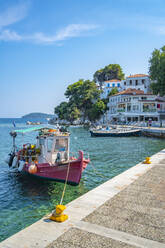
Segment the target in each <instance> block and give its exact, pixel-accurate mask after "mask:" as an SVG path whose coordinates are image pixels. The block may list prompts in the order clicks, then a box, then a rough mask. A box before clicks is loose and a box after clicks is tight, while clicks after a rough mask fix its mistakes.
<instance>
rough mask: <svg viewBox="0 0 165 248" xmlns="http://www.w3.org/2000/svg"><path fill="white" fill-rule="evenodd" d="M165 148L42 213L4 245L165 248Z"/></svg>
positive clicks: (3, 247)
mask: <svg viewBox="0 0 165 248" xmlns="http://www.w3.org/2000/svg"><path fill="white" fill-rule="evenodd" d="M164 192H165V149H164V150H162V151H160V152H159V153H157V154H155V155H153V156H152V157H151V164H149V165H147V164H143V163H139V164H137V165H136V166H134V167H132V168H130V169H128V170H127V171H125V172H123V173H122V174H120V175H118V176H116V177H114V178H113V179H111V180H109V181H107V182H105V183H104V184H102V185H100V186H98V187H97V188H95V189H93V190H91V191H89V192H88V193H86V194H84V195H83V196H81V197H79V198H78V199H76V200H74V201H72V202H70V203H69V204H67V209H66V210H65V213H66V214H68V215H69V219H68V220H67V221H65V222H63V223H55V222H52V221H50V220H49V219H48V217H44V218H42V219H41V220H40V221H38V222H36V223H34V224H33V225H31V226H29V227H27V228H25V229H24V230H22V231H20V232H19V233H17V234H15V235H13V236H11V237H10V238H8V239H6V240H5V241H3V242H1V243H0V248H66V247H67V248H68V247H69V248H77V247H80V248H86V247H89V248H90V247H91V248H93V247H95V248H102V247H104V248H110V247H113V248H120V247H121V248H135V247H141V248H163V247H164V248H165V193H164Z"/></svg>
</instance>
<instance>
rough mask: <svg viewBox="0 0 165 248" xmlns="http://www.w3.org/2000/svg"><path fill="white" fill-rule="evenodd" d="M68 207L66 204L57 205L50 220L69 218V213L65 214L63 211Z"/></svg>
mask: <svg viewBox="0 0 165 248" xmlns="http://www.w3.org/2000/svg"><path fill="white" fill-rule="evenodd" d="M65 209H66V207H65V206H64V205H57V206H56V210H55V211H54V212H53V213H52V215H51V216H50V220H53V221H56V222H64V221H65V220H67V219H68V215H66V214H63V211H64V210H65Z"/></svg>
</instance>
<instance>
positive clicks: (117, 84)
mask: <svg viewBox="0 0 165 248" xmlns="http://www.w3.org/2000/svg"><path fill="white" fill-rule="evenodd" d="M121 85H122V83H121V80H119V79H112V80H108V81H105V82H103V86H102V94H101V98H107V96H108V94H109V93H110V92H111V90H112V89H113V88H117V89H118V91H121V90H122V86H121Z"/></svg>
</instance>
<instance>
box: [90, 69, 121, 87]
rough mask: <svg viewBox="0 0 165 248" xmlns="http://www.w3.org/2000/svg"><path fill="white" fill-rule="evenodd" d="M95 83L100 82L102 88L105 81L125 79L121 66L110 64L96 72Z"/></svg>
mask: <svg viewBox="0 0 165 248" xmlns="http://www.w3.org/2000/svg"><path fill="white" fill-rule="evenodd" d="M93 78H94V81H95V82H98V83H99V84H100V86H101V87H102V85H103V82H104V81H108V80H111V79H119V80H122V79H124V73H123V71H122V68H121V66H120V65H119V64H109V65H107V66H105V67H104V68H102V69H100V70H98V71H96V72H95V73H94V75H93Z"/></svg>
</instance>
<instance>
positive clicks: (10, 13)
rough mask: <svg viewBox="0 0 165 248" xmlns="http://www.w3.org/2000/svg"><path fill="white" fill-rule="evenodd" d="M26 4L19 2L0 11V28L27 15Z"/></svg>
mask: <svg viewBox="0 0 165 248" xmlns="http://www.w3.org/2000/svg"><path fill="white" fill-rule="evenodd" d="M27 10H28V5H27V4H20V5H17V6H13V7H10V8H8V9H7V10H6V11H4V12H1V13H0V29H1V28H3V27H6V26H9V25H11V24H14V23H16V22H18V21H20V20H22V19H23V18H24V17H25V16H26V15H27Z"/></svg>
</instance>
